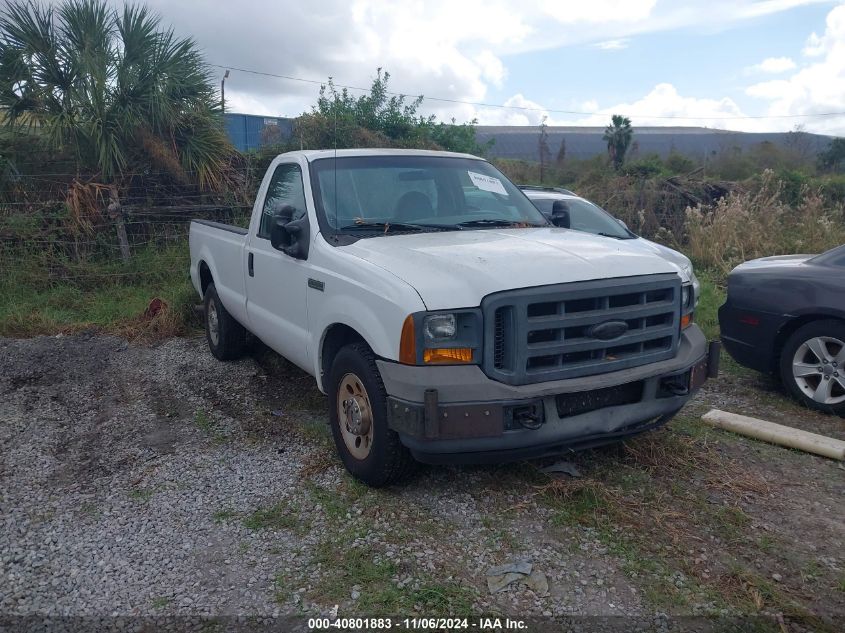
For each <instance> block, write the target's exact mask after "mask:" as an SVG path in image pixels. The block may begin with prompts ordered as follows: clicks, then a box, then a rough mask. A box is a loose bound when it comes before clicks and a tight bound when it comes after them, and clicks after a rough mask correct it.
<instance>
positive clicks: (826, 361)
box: [780, 319, 845, 416]
mask: <svg viewBox="0 0 845 633" xmlns="http://www.w3.org/2000/svg"><path fill="white" fill-rule="evenodd" d="M780 376H781V380H782V381H783V384H784V387H785V388H786V390H787V391H788V392H789V393H790V395H792V396H793V397H794V398H796V399H797V400H799V401H800V402H803V403H804V404H805V405H807V406H808V407H810V408H811V409H816V410H817V411H824V412H825V413H833V414H835V415H841V416H845V322H842V321H837V320H834V319H825V320H823V321H813V322H812V323H808V324H806V325H804V326H802V327H800V328H798V329H797V330H796V331H795V332H793V334H792V335H791V336H790V337H789V339H787V341H786V344H785V345H784V347H783V350H782V352H781V355H780Z"/></svg>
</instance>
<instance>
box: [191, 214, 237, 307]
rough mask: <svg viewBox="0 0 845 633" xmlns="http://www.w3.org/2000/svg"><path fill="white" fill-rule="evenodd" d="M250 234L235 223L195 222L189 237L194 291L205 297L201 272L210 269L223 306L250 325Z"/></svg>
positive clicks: (192, 223)
mask: <svg viewBox="0 0 845 633" xmlns="http://www.w3.org/2000/svg"><path fill="white" fill-rule="evenodd" d="M247 233H248V231H247V229H243V228H241V227H239V226H234V225H231V224H223V223H221V222H212V221H211V220H193V221H192V222H191V227H190V231H189V234H188V244H189V246H190V250H191V280H192V281H193V284H194V288H196V290H197V292H198V293H200V295H202V292H203V288H202V274H201V269H202V267H203V266H205V267H207V268H208V270H209V272H210V273H211V277H212V278H213V279H214V286H215V288H217V294H218V295H219V296H220V300H221V301H222V302H223V305H224V306H225V307H226V309H227V310H228V311H229V312H230V313H231V314H232V316H234V317H235V318H236V319H237V320H238V321H240V322H241V323H246V280H245V279H244V276H245V272H246V249H245V245H246V238H247Z"/></svg>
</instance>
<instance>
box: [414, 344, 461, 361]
mask: <svg viewBox="0 0 845 633" xmlns="http://www.w3.org/2000/svg"><path fill="white" fill-rule="evenodd" d="M423 362H424V363H471V362H472V349H471V348H469V347H447V348H444V349H426V350H424V351H423Z"/></svg>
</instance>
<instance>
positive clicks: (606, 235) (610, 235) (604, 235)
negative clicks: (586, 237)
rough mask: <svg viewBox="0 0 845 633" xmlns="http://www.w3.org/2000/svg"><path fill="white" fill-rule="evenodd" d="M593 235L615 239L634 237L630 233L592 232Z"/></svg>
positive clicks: (630, 238)
mask: <svg viewBox="0 0 845 633" xmlns="http://www.w3.org/2000/svg"><path fill="white" fill-rule="evenodd" d="M594 235H601V236H602V237H612V238H613V239H615V240H632V239H634V238H633V237H631V236H630V235H613V234H612V233H601V232H599V233H594Z"/></svg>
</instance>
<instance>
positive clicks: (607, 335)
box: [587, 321, 628, 341]
mask: <svg viewBox="0 0 845 633" xmlns="http://www.w3.org/2000/svg"><path fill="white" fill-rule="evenodd" d="M627 331H628V324H627V323H625V321H605V322H604V323H599V324H597V325H594V326H593V327H591V328H590V329H589V330H588V332H587V334H589V335H590V336H592V337H593V338H597V339H599V340H600V341H609V340H611V339H614V338H619V337H620V336H622V335H623V334H624V333H625V332H627Z"/></svg>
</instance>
